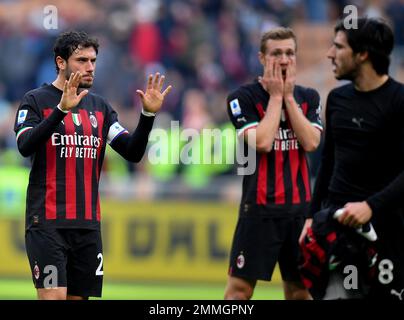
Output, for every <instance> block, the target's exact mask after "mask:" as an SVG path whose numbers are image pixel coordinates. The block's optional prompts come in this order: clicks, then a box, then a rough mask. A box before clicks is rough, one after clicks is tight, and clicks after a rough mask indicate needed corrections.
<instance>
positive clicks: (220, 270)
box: [0, 201, 279, 282]
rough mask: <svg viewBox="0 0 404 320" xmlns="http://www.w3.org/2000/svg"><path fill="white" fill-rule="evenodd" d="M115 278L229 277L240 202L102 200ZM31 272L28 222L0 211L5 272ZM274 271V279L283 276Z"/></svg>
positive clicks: (109, 274)
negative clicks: (26, 238)
mask: <svg viewBox="0 0 404 320" xmlns="http://www.w3.org/2000/svg"><path fill="white" fill-rule="evenodd" d="M102 212H103V215H102V233H103V246H104V259H103V261H104V276H105V278H108V279H109V280H128V281H174V282H192V281H197V282H223V281H225V280H226V278H227V268H228V255H229V250H230V246H231V240H232V237H233V232H234V228H235V225H236V221H237V206H236V205H234V204H225V203H206V202H148V203H142V202H140V203H139V202H118V201H116V202H113V201H105V202H104V203H102ZM27 274H29V266H28V260H27V258H26V254H25V249H24V222H23V221H22V220H19V219H15V218H14V219H13V218H9V217H2V218H1V217H0V276H17V275H24V276H26V275H27ZM278 278H279V277H278V275H274V279H273V280H274V281H277V280H278Z"/></svg>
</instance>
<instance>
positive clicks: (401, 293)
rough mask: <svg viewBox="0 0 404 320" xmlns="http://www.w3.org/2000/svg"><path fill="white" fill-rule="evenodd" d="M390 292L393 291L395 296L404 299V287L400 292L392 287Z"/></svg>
mask: <svg viewBox="0 0 404 320" xmlns="http://www.w3.org/2000/svg"><path fill="white" fill-rule="evenodd" d="M390 293H391V294H392V295H393V296H397V297H398V299H399V300H403V293H404V289H402V290H401V291H400V292H398V291H396V290H394V289H391V291H390Z"/></svg>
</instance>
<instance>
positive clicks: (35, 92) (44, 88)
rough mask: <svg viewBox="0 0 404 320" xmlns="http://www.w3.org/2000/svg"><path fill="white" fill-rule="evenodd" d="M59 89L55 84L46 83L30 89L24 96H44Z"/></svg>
mask: <svg viewBox="0 0 404 320" xmlns="http://www.w3.org/2000/svg"><path fill="white" fill-rule="evenodd" d="M57 90H59V89H57V88H56V87H54V86H53V85H51V84H47V83H44V84H43V85H41V86H40V87H38V88H35V89H32V90H29V91H28V92H27V93H25V95H24V97H29V96H31V97H35V98H37V97H43V96H46V95H49V94H50V93H54V92H57Z"/></svg>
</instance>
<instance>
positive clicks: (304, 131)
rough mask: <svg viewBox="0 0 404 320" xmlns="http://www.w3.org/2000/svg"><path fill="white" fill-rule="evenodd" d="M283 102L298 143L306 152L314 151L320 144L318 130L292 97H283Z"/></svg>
mask: <svg viewBox="0 0 404 320" xmlns="http://www.w3.org/2000/svg"><path fill="white" fill-rule="evenodd" d="M285 104H286V110H287V112H288V116H289V121H290V124H291V126H292V128H293V131H294V133H295V134H296V137H297V140H298V141H299V143H300V145H301V146H302V147H303V149H304V150H305V151H307V152H313V151H315V150H316V149H317V148H318V146H319V144H320V138H321V133H320V131H319V130H318V129H317V128H315V127H314V126H313V125H312V124H311V123H310V121H309V120H307V118H306V117H305V116H304V114H303V113H302V112H301V110H300V109H299V107H298V105H297V103H296V100H295V99H294V98H293V97H292V98H285Z"/></svg>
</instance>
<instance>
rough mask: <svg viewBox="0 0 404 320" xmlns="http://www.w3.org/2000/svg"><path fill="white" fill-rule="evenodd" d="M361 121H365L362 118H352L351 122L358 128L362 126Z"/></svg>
mask: <svg viewBox="0 0 404 320" xmlns="http://www.w3.org/2000/svg"><path fill="white" fill-rule="evenodd" d="M363 121H365V120H364V119H363V118H359V119H358V118H352V122H353V123H355V124H356V125H357V126H358V127H359V128H362V122H363Z"/></svg>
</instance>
